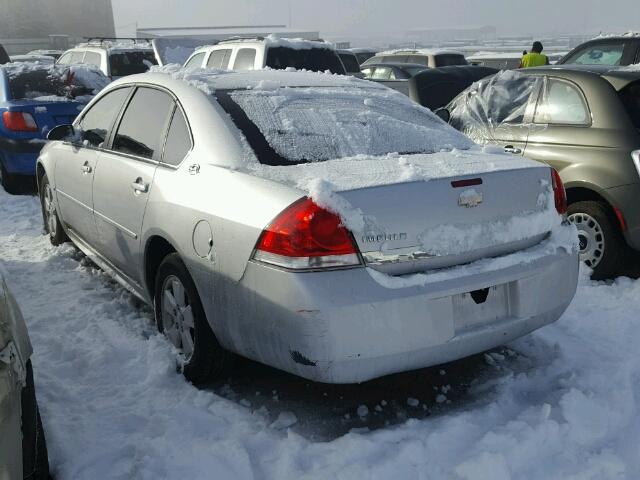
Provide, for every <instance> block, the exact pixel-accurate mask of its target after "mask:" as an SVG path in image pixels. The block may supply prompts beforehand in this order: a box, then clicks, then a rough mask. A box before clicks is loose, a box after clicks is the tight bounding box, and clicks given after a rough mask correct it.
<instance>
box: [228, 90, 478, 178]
mask: <svg viewBox="0 0 640 480" xmlns="http://www.w3.org/2000/svg"><path fill="white" fill-rule="evenodd" d="M216 97H217V99H218V101H219V103H220V105H221V106H222V107H223V108H224V109H225V110H226V111H227V112H228V113H229V114H230V115H231V118H232V119H233V121H234V122H235V124H236V125H237V126H238V128H239V129H240V130H241V131H242V133H243V134H244V136H245V138H246V139H247V141H248V143H249V145H250V146H251V147H252V149H253V151H254V152H255V154H256V156H257V158H258V161H259V162H261V163H263V164H266V165H291V164H295V163H307V162H322V161H326V160H332V159H338V158H345V157H353V156H356V155H370V156H378V155H387V154H390V153H401V154H402V153H404V154H410V153H433V152H438V151H440V150H442V149H447V148H449V149H451V148H453V147H456V148H461V149H465V148H470V147H471V146H472V145H473V142H471V141H470V140H469V139H468V138H466V137H465V136H464V135H462V134H461V133H460V132H457V131H455V130H454V129H452V128H451V127H449V126H448V125H447V124H445V123H444V122H442V121H441V120H440V119H439V118H438V117H436V116H435V115H434V114H433V113H432V112H431V111H430V110H428V109H426V108H424V107H421V106H420V105H418V104H417V103H415V102H413V101H412V100H410V99H409V98H408V97H406V96H405V95H402V94H401V93H397V92H392V91H389V90H388V89H386V88H362V87H339V88H329V87H322V88H314V87H299V88H278V89H275V90H246V89H239V90H227V91H218V92H216Z"/></svg>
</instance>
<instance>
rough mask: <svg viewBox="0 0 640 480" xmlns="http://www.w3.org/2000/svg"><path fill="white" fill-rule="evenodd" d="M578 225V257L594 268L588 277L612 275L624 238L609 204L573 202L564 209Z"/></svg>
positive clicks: (624, 248)
mask: <svg viewBox="0 0 640 480" xmlns="http://www.w3.org/2000/svg"><path fill="white" fill-rule="evenodd" d="M567 214H568V219H569V221H570V222H571V223H573V224H574V225H575V226H576V227H577V228H578V238H579V242H580V243H579V248H580V260H582V261H583V262H584V263H585V264H586V265H587V266H589V267H591V268H592V269H593V274H592V275H591V278H593V279H594V280H602V279H606V278H610V277H612V276H614V275H615V274H616V273H617V272H618V269H619V267H620V262H621V260H622V257H623V256H624V252H625V251H626V244H625V242H624V238H623V237H622V234H621V232H620V229H619V228H618V226H617V221H616V219H615V218H614V216H613V214H612V213H611V212H610V209H609V207H608V206H607V205H606V204H604V203H602V202H594V201H584V202H576V203H573V204H571V205H570V206H569V208H568V210H567Z"/></svg>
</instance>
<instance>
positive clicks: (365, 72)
mask: <svg viewBox="0 0 640 480" xmlns="http://www.w3.org/2000/svg"><path fill="white" fill-rule="evenodd" d="M372 71H373V69H372V68H371V67H367V68H363V69H362V70H361V72H362V74H363V75H364V78H371V73H372Z"/></svg>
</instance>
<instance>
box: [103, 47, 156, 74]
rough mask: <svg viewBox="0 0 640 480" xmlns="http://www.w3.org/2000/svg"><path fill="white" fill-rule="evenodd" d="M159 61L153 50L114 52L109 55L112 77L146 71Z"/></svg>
mask: <svg viewBox="0 0 640 480" xmlns="http://www.w3.org/2000/svg"><path fill="white" fill-rule="evenodd" d="M157 63H158V62H157V61H156V57H155V55H154V53H153V52H143V51H138V52H113V53H111V54H110V55H109V66H110V67H111V76H112V77H124V76H125V75H133V74H135V73H144V72H146V71H147V70H149V68H151V67H152V66H153V65H156V64H157Z"/></svg>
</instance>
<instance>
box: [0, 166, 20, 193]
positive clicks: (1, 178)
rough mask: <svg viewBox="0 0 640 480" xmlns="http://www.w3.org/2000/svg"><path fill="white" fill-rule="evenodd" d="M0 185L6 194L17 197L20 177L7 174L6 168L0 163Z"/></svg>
mask: <svg viewBox="0 0 640 480" xmlns="http://www.w3.org/2000/svg"><path fill="white" fill-rule="evenodd" d="M0 183H2V188H4V190H5V191H6V192H7V193H10V194H12V195H17V194H19V193H20V186H21V182H20V176H19V175H15V174H12V173H9V172H7V170H6V168H4V165H3V164H2V161H0Z"/></svg>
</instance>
